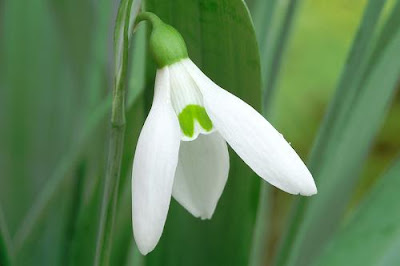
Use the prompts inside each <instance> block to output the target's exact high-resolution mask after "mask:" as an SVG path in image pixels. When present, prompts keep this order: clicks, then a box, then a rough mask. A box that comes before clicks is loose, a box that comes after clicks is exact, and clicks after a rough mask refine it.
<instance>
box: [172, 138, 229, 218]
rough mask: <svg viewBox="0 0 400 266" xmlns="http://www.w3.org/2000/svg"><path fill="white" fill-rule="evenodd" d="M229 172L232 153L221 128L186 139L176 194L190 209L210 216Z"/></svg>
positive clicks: (202, 216) (180, 152) (182, 145)
mask: <svg viewBox="0 0 400 266" xmlns="http://www.w3.org/2000/svg"><path fill="white" fill-rule="evenodd" d="M228 173H229V153H228V148H227V145H226V142H225V140H224V139H223V138H222V137H221V135H220V134H219V133H218V132H214V133H212V134H209V135H202V134H201V135H199V136H198V138H197V139H196V140H194V141H188V142H186V141H185V142H182V143H181V148H180V151H179V163H178V167H177V170H176V174H175V181H174V187H173V192H172V195H173V196H174V198H175V199H176V200H177V201H178V202H179V203H180V204H181V205H182V206H184V207H185V208H186V209H187V210H188V211H189V212H190V213H192V214H193V215H194V216H196V217H201V218H202V219H210V218H211V216H212V215H213V213H214V210H215V207H216V206H217V203H218V200H219V198H220V197H221V194H222V191H223V190H224V187H225V184H226V180H227V179H228Z"/></svg>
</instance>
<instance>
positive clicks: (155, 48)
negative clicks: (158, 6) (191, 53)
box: [136, 12, 188, 68]
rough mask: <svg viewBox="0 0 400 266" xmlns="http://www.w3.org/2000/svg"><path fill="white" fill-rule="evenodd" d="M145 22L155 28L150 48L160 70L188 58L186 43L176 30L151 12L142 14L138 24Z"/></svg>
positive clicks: (138, 17) (137, 21)
mask: <svg viewBox="0 0 400 266" xmlns="http://www.w3.org/2000/svg"><path fill="white" fill-rule="evenodd" d="M143 20H148V21H149V22H150V23H151V25H152V27H153V29H152V32H151V36H150V42H149V47H150V51H151V53H152V55H153V58H154V61H155V62H156V64H157V67H158V68H163V67H164V66H168V65H171V64H173V63H176V62H178V61H180V60H181V59H184V58H187V57H188V53H187V49H186V44H185V41H184V40H183V37H182V35H181V34H180V33H179V32H178V31H177V30H176V29H175V28H173V27H172V26H170V25H168V24H166V23H164V22H163V21H162V20H161V19H160V18H159V17H157V16H156V15H155V14H153V13H151V12H143V13H140V14H139V15H138V16H137V19H136V24H138V23H139V22H141V21H143Z"/></svg>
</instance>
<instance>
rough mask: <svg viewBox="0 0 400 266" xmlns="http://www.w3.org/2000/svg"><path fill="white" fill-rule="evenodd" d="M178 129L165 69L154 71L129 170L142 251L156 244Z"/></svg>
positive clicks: (176, 149)
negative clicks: (148, 105)
mask: <svg viewBox="0 0 400 266" xmlns="http://www.w3.org/2000/svg"><path fill="white" fill-rule="evenodd" d="M180 136H181V133H180V128H179V123H178V120H177V118H176V115H175V112H174V110H173V108H172V106H171V103H170V99H169V74H168V68H163V69H161V70H158V71H157V76H156V84H155V95H154V100H153V106H152V108H151V110H150V113H149V116H148V117H147V119H146V122H145V124H144V126H143V128H142V131H141V133H140V137H139V141H138V144H137V147H136V152H135V158H134V161H133V169H132V222H133V233H134V237H135V240H136V244H137V246H138V248H139V250H140V252H141V253H142V254H144V255H145V254H147V253H149V252H150V251H152V250H153V249H154V247H155V246H156V245H157V243H158V241H159V239H160V237H161V234H162V231H163V228H164V224H165V220H166V217H167V213H168V208H169V203H170V200H171V194H172V186H173V182H174V176H175V170H176V166H177V164H178V153H179V144H180Z"/></svg>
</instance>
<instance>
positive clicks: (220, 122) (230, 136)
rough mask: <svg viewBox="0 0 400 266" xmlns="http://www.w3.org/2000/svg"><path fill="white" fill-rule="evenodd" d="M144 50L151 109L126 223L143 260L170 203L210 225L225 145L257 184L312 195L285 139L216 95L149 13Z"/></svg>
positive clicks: (176, 38) (225, 163)
mask: <svg viewBox="0 0 400 266" xmlns="http://www.w3.org/2000/svg"><path fill="white" fill-rule="evenodd" d="M144 19H147V20H150V21H151V23H152V27H153V29H152V34H151V37H150V43H149V45H150V49H151V51H152V53H153V57H154V59H155V61H156V63H157V65H158V70H157V74H156V81H155V91H154V99H153V104H152V107H151V110H150V113H149V115H148V117H147V119H146V122H145V124H144V126H143V128H142V131H141V133H140V137H139V140H138V143H137V147H136V152H135V157H134V162H133V170H132V220H133V231H134V237H135V240H136V243H137V246H138V248H139V250H140V251H141V253H142V254H147V253H148V252H150V251H152V250H153V249H154V248H155V246H156V245H157V243H158V241H159V239H160V237H161V234H162V231H163V228H164V224H165V220H166V217H167V213H168V208H169V204H170V200H171V195H172V196H173V197H174V198H175V199H176V200H177V201H178V202H179V203H180V204H181V205H182V206H183V207H184V208H186V209H187V210H188V211H189V212H190V213H191V214H193V215H194V216H195V217H200V218H201V219H210V218H211V216H212V215H213V213H214V210H215V207H216V205H217V202H218V200H219V198H220V196H221V194H222V191H223V189H224V186H225V183H226V181H227V178H228V172H229V153H228V148H227V144H226V143H228V144H229V145H230V146H231V147H232V149H233V150H234V151H235V152H236V153H237V154H238V155H239V156H240V158H242V160H243V161H244V162H245V163H246V164H247V165H248V166H249V167H250V168H251V169H253V171H254V172H256V173H257V174H258V175H259V176H260V177H261V178H263V179H264V180H266V181H267V182H269V183H270V184H272V185H274V186H276V187H278V188H280V189H282V190H284V191H286V192H288V193H291V194H301V195H306V196H310V195H313V194H316V193H317V189H316V186H315V183H314V180H313V178H312V176H311V174H310V172H309V171H308V169H307V167H306V166H305V165H304V163H303V162H302V160H301V159H300V158H299V156H298V155H297V154H296V152H295V151H294V150H293V149H292V147H291V146H290V145H289V144H288V142H287V141H286V140H285V139H284V138H283V136H282V135H281V134H280V133H279V132H278V131H277V130H276V129H275V128H274V127H273V126H272V125H271V124H270V123H268V121H267V120H265V119H264V117H262V116H261V115H260V114H259V113H258V112H257V111H255V110H254V109H253V108H252V107H251V106H250V105H248V104H246V103H245V102H243V101H242V100H241V99H239V98H237V97H236V96H234V95H233V94H231V93H229V92H227V91H226V90H224V89H222V88H220V87H219V86H218V85H216V84H215V83H214V82H213V81H212V80H210V79H209V78H208V77H207V76H206V75H204V74H203V73H202V71H201V70H200V69H199V68H198V67H197V66H196V65H195V64H194V63H193V62H192V61H191V60H190V59H189V58H188V55H187V50H186V46H185V43H184V41H183V38H182V36H181V35H180V34H179V33H178V32H177V31H176V30H175V29H174V28H172V27H171V26H169V25H167V24H165V23H163V22H162V21H161V20H160V19H159V18H158V17H156V16H155V15H154V14H151V13H147V12H146V13H142V14H141V15H139V17H138V21H141V20H144Z"/></svg>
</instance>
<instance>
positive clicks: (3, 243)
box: [0, 206, 11, 266]
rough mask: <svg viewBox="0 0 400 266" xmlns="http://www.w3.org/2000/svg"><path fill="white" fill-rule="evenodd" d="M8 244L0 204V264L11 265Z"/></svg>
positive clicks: (5, 225) (6, 229) (8, 235)
mask: <svg viewBox="0 0 400 266" xmlns="http://www.w3.org/2000/svg"><path fill="white" fill-rule="evenodd" d="M10 244H11V241H10V234H9V232H8V227H7V224H6V221H5V219H4V214H3V210H2V209H1V206H0V265H3V266H9V265H11V254H10V252H11V250H10V248H11V246H10Z"/></svg>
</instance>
